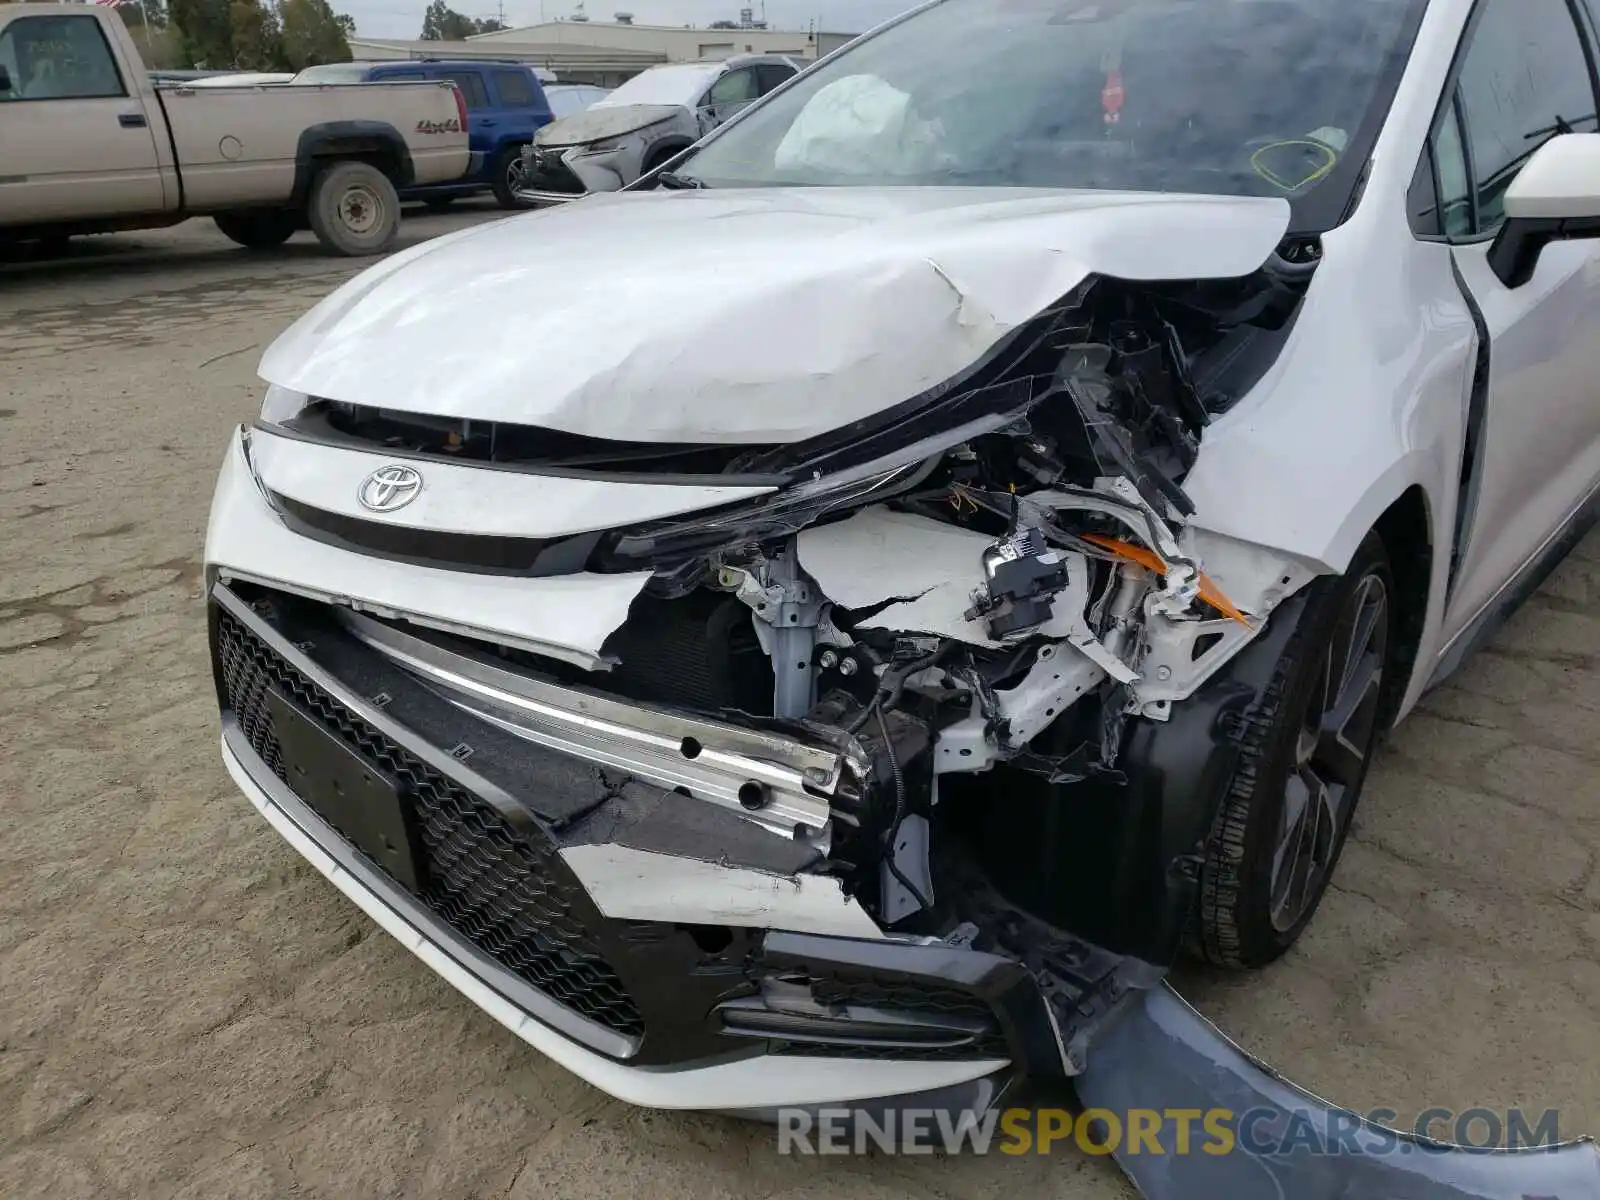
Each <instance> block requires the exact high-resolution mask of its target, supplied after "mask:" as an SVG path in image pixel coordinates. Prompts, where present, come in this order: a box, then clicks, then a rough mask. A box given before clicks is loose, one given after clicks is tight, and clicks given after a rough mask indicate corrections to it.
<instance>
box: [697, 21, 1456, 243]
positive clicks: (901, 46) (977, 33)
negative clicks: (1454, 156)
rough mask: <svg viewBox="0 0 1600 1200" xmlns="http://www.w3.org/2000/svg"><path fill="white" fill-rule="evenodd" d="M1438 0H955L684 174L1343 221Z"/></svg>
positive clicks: (729, 182)
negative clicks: (1198, 201)
mask: <svg viewBox="0 0 1600 1200" xmlns="http://www.w3.org/2000/svg"><path fill="white" fill-rule="evenodd" d="M1425 3H1426V0H1098V2H1095V0H942V2H941V3H937V4H934V5H932V6H930V7H927V8H924V9H922V10H920V11H918V12H917V13H915V14H913V15H912V16H910V17H907V18H906V19H904V20H902V21H900V22H899V23H897V24H893V25H890V26H888V27H887V28H885V29H883V30H882V31H881V32H879V33H877V34H876V35H874V36H871V37H868V38H865V39H863V40H861V41H859V42H857V43H855V44H854V45H852V46H851V47H850V48H848V49H846V50H844V51H842V52H840V53H839V54H837V55H835V56H834V57H833V58H831V59H829V60H828V61H825V62H823V63H820V64H818V65H817V66H816V67H814V68H813V69H812V70H811V71H810V72H809V73H808V74H806V75H804V76H802V77H801V78H800V79H799V80H798V81H797V82H796V83H795V84H794V85H793V86H791V87H790V88H788V89H787V90H785V91H784V92H782V93H780V94H778V95H776V96H774V97H773V98H772V99H771V100H770V101H768V102H767V103H765V104H762V105H758V106H756V107H755V108H753V109H752V110H751V111H750V112H749V113H747V114H746V115H745V117H744V119H743V120H740V121H738V122H736V123H734V124H732V125H730V126H729V127H728V128H727V129H726V130H725V131H724V132H723V133H722V134H721V135H720V136H717V137H714V138H712V139H711V140H710V141H708V142H707V143H706V144H705V145H704V146H703V147H701V149H699V150H698V151H696V152H695V153H694V154H693V156H692V157H691V158H690V159H688V160H686V161H685V162H683V163H681V164H680V166H679V173H680V174H689V175H692V176H693V177H694V178H696V179H697V180H700V181H702V182H704V183H705V184H706V186H709V187H751V186H780V185H812V186H829V187H840V186H853V185H854V186H869V185H884V184H924V185H932V184H962V185H978V186H991V187H1060V188H1097V189H1117V190H1129V191H1162V192H1196V193H1206V194H1213V195H1239V196H1246V195H1247V196H1282V197H1287V198H1289V199H1290V200H1291V201H1293V202H1294V203H1295V206H1296V209H1297V216H1301V215H1303V214H1302V212H1301V211H1300V210H1302V209H1303V207H1304V206H1306V205H1308V204H1310V203H1311V202H1312V200H1313V198H1315V199H1316V201H1318V202H1320V207H1321V208H1322V209H1326V210H1329V211H1331V212H1332V216H1331V217H1329V218H1327V219H1326V220H1325V226H1331V225H1333V224H1337V222H1338V220H1339V219H1340V216H1341V214H1342V212H1343V209H1344V207H1345V206H1346V204H1347V203H1348V199H1349V196H1350V193H1351V190H1352V188H1353V187H1354V183H1355V179H1356V177H1357V176H1358V174H1359V171H1360V166H1361V164H1362V163H1364V162H1365V160H1366V154H1367V151H1368V150H1369V149H1370V144H1371V141H1372V139H1373V138H1374V137H1375V136H1376V132H1377V126H1378V125H1379V124H1380V123H1381V121H1382V118H1383V116H1384V114H1385V113H1386V111H1387V107H1388V103H1389V97H1390V95H1391V94H1392V92H1393V87H1394V84H1395V82H1396V80H1397V79H1398V74H1399V71H1400V70H1401V69H1402V68H1403V65H1404V62H1405V59H1406V56H1407V55H1408V54H1409V53H1410V46H1411V40H1412V38H1413V36H1414V35H1415V30H1416V25H1417V24H1418V22H1419V21H1420V19H1421V12H1422V8H1423V7H1424V5H1425ZM1319 193H1320V194H1319ZM1323 215H1324V216H1326V213H1324V214H1323ZM1296 224H1297V225H1298V226H1300V227H1302V228H1304V227H1305V226H1306V224H1307V222H1305V221H1304V220H1297V222H1296Z"/></svg>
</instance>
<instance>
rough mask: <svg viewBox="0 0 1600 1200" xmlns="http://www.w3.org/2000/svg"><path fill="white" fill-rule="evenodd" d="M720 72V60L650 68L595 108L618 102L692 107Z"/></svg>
mask: <svg viewBox="0 0 1600 1200" xmlns="http://www.w3.org/2000/svg"><path fill="white" fill-rule="evenodd" d="M721 74H722V64H721V63H685V64H684V65H682V66H677V67H651V68H650V69H649V70H648V71H645V72H644V73H643V74H640V75H635V76H634V77H633V78H632V79H630V80H628V82H627V83H625V84H623V85H622V86H621V87H619V88H618V89H617V90H616V91H614V92H612V93H611V94H610V95H609V96H607V97H606V98H605V99H604V100H601V101H600V102H599V103H597V104H596V105H594V107H595V108H615V107H617V106H618V105H619V104H683V105H688V106H692V105H693V104H694V103H695V102H696V101H697V100H699V99H700V93H701V92H703V91H705V90H706V88H708V87H710V86H711V82H712V81H713V80H714V79H716V77H717V76H718V75H721Z"/></svg>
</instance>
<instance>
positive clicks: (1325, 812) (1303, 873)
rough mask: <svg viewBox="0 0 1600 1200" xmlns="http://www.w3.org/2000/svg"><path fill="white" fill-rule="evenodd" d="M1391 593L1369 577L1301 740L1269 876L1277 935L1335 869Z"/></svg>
mask: <svg viewBox="0 0 1600 1200" xmlns="http://www.w3.org/2000/svg"><path fill="white" fill-rule="evenodd" d="M1388 615H1389V593H1388V588H1387V587H1386V586H1385V585H1384V581H1383V580H1382V579H1381V578H1379V577H1378V576H1376V575H1367V576H1365V577H1364V578H1363V579H1362V580H1361V582H1360V583H1359V584H1358V585H1357V586H1356V588H1355V590H1354V591H1353V592H1352V593H1351V595H1350V598H1349V600H1348V601H1347V602H1346V604H1345V607H1344V610H1343V611H1342V612H1341V613H1340V615H1339V619H1338V621H1337V622H1336V623H1335V625H1334V630H1333V635H1332V636H1331V637H1330V638H1329V639H1328V646H1327V649H1326V651H1325V652H1324V654H1323V660H1322V666H1321V669H1320V670H1319V672H1318V677H1317V680H1316V682H1315V685H1314V686H1313V687H1312V689H1311V696H1310V699H1309V701H1308V702H1307V705H1306V711H1305V713H1304V715H1303V717H1302V719H1301V722H1300V729H1299V732H1298V734H1297V736H1296V738H1295V746H1294V760H1293V762H1292V763H1291V764H1290V768H1289V775H1288V779H1287V780H1286V781H1285V783H1284V789H1283V802H1282V806H1281V809H1280V813H1279V820H1278V830H1277V837H1276V839H1275V841H1274V843H1273V852H1272V871H1271V876H1270V880H1271V882H1270V892H1269V895H1270V897H1271V900H1270V904H1271V908H1270V915H1271V920H1272V927H1273V928H1274V929H1275V930H1277V931H1278V932H1279V933H1287V932H1289V931H1290V930H1291V929H1293V928H1294V927H1295V926H1296V925H1297V924H1299V922H1300V921H1301V920H1302V919H1303V918H1304V917H1305V915H1306V913H1307V911H1308V910H1309V909H1310V908H1311V906H1312V904H1313V903H1314V902H1315V900H1316V898H1317V896H1318V895H1319V894H1320V893H1321V890H1322V885H1323V883H1324V882H1325V881H1326V879H1327V876H1328V873H1329V871H1330V870H1332V867H1333V858H1334V854H1335V852H1336V850H1337V849H1338V846H1339V841H1340V837H1341V835H1342V834H1343V832H1344V827H1345V825H1346V824H1347V823H1348V822H1349V820H1350V813H1351V809H1352V808H1353V802H1354V799H1355V795H1356V789H1357V788H1359V787H1360V785H1361V781H1362V777H1363V775H1364V773H1365V770H1366V764H1367V759H1368V757H1369V756H1370V754H1371V753H1372V743H1373V739H1374V736H1375V734H1376V732H1377V723H1378V707H1379V703H1380V700H1381V694H1382V690H1383V676H1384V661H1385V658H1386V656H1387V651H1388V642H1389V620H1388Z"/></svg>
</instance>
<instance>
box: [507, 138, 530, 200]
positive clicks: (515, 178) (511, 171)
mask: <svg viewBox="0 0 1600 1200" xmlns="http://www.w3.org/2000/svg"><path fill="white" fill-rule="evenodd" d="M526 153H527V148H526V147H524V148H523V149H522V150H521V151H519V152H518V153H517V154H516V155H515V156H514V157H513V158H512V159H511V161H510V162H508V163H507V164H506V186H507V187H508V188H510V189H511V190H512V191H513V192H515V191H517V190H518V189H519V188H521V187H522V181H523V180H524V179H526V178H527V175H528V164H527V162H526V161H525V160H524V159H523V157H522V156H523V155H524V154H526Z"/></svg>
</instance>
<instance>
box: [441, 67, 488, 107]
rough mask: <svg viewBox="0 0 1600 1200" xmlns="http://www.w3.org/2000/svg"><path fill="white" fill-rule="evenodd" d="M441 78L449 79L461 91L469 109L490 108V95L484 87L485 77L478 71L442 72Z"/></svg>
mask: <svg viewBox="0 0 1600 1200" xmlns="http://www.w3.org/2000/svg"><path fill="white" fill-rule="evenodd" d="M439 77H440V78H441V79H448V80H449V81H450V82H451V83H453V84H455V85H456V86H457V87H458V88H460V89H461V94H462V96H464V97H465V98H466V101H467V107H468V108H469V109H471V108H488V107H489V93H488V91H487V90H486V89H485V88H484V86H483V76H481V75H479V74H478V73H477V72H476V71H441V72H440V73H439Z"/></svg>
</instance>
